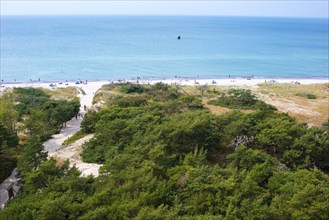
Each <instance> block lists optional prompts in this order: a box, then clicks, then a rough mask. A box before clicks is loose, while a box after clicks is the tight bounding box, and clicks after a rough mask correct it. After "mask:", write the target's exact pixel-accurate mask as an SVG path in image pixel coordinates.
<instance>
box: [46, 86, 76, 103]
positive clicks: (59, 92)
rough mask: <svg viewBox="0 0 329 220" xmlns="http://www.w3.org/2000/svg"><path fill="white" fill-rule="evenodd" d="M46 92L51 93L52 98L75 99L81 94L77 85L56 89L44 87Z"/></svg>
mask: <svg viewBox="0 0 329 220" xmlns="http://www.w3.org/2000/svg"><path fill="white" fill-rule="evenodd" d="M44 91H45V93H46V94H48V95H50V97H51V98H52V99H56V100H58V99H66V100H67V99H69V100H70V99H73V98H74V97H76V96H77V95H78V94H79V91H78V90H77V88H76V87H66V88H56V89H44Z"/></svg>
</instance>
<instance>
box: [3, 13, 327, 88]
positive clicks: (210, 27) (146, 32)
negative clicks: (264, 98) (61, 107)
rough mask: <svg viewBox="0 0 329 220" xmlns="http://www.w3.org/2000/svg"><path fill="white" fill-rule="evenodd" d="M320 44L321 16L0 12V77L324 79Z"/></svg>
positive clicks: (324, 58)
mask: <svg viewBox="0 0 329 220" xmlns="http://www.w3.org/2000/svg"><path fill="white" fill-rule="evenodd" d="M178 36H181V39H180V40H178V39H177V37H178ZM328 42H329V39H328V19H309V18H308V19H306V18H264V17H205V16H199V17H196V16H1V78H2V79H4V81H13V80H14V79H16V80H17V81H28V80H29V79H32V80H36V79H39V78H41V80H76V79H88V80H104V79H131V78H132V77H137V76H140V77H161V78H167V77H174V76H179V77H198V76H199V77H200V78H211V77H216V78H221V77H225V78H227V77H228V76H229V75H230V76H231V77H248V76H251V75H254V76H255V77H259V78H263V77H264V78H268V77H270V78H278V77H299V78H324V77H328V69H329V66H328V65H329V64H328V62H329V61H328V53H329V49H328V48H329V46H328Z"/></svg>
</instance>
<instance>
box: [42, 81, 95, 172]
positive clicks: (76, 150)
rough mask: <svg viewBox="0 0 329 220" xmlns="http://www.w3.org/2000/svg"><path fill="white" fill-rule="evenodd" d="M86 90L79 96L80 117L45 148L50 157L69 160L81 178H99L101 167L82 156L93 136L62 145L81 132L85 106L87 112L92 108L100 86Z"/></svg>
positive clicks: (85, 87) (69, 122) (67, 125)
mask: <svg viewBox="0 0 329 220" xmlns="http://www.w3.org/2000/svg"><path fill="white" fill-rule="evenodd" d="M81 89H83V90H84V92H85V94H79V97H80V103H81V107H80V115H82V116H80V117H77V118H76V117H73V118H72V119H71V120H70V121H68V122H67V123H66V127H64V128H63V129H62V130H61V132H60V133H59V134H56V135H53V136H52V138H51V139H50V140H48V141H46V142H45V143H44V144H43V146H44V148H45V151H47V152H48V156H49V157H54V158H55V159H56V160H58V161H65V160H69V162H70V166H76V167H77V168H78V170H80V171H81V176H88V175H93V176H95V177H97V176H98V175H99V172H98V170H99V168H100V167H101V165H99V164H94V163H84V162H83V161H82V158H81V156H80V153H81V152H82V150H83V148H82V145H83V143H85V142H86V141H88V140H89V139H91V138H92V137H93V135H87V136H86V137H84V138H81V139H79V140H77V141H76V142H74V143H73V144H70V145H62V144H63V142H64V141H65V140H66V139H67V138H69V137H71V136H72V135H73V134H75V133H76V132H77V131H79V130H80V125H81V122H82V120H83V116H84V115H85V113H86V111H85V110H84V106H86V107H87V110H88V109H90V108H92V99H93V96H94V94H95V93H96V91H97V90H98V89H99V87H98V86H84V87H81Z"/></svg>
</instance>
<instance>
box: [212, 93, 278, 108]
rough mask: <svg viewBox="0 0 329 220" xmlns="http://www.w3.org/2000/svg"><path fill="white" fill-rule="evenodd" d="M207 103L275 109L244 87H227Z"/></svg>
mask: <svg viewBox="0 0 329 220" xmlns="http://www.w3.org/2000/svg"><path fill="white" fill-rule="evenodd" d="M208 103H209V104H211V105H219V106H222V107H228V108H233V109H261V110H276V108H275V107H274V106H272V105H269V104H266V103H265V102H263V101H261V100H258V99H257V98H256V97H255V96H254V95H253V94H252V93H251V90H246V89H229V90H227V91H224V92H221V93H219V97H218V98H217V99H215V100H210V101H209V102H208Z"/></svg>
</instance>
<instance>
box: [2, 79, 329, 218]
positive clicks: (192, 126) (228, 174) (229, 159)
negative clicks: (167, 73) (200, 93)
mask: <svg viewBox="0 0 329 220" xmlns="http://www.w3.org/2000/svg"><path fill="white" fill-rule="evenodd" d="M123 86H127V85H123ZM119 87H120V86H119ZM134 99H136V100H143V101H137V102H131V101H132V100H134ZM106 101H107V105H108V107H107V108H104V109H102V110H100V111H98V112H95V111H93V112H90V113H88V114H87V115H86V117H85V120H84V122H83V124H82V130H83V132H84V133H94V134H95V136H94V138H93V139H91V140H90V141H89V142H88V143H86V144H85V146H84V147H85V150H84V152H83V154H82V156H83V158H84V160H85V161H88V162H97V163H103V164H104V165H103V167H102V168H101V173H102V175H101V176H99V177H97V178H92V177H79V172H78V171H77V169H76V168H71V169H69V168H68V164H67V163H64V164H62V165H56V161H54V160H48V161H45V162H43V163H41V164H40V165H39V167H38V169H37V170H32V171H31V172H27V174H26V175H25V178H24V180H25V183H24V186H23V190H22V193H21V195H20V196H19V197H18V198H16V199H15V200H12V201H11V202H10V203H9V204H8V206H7V207H6V208H5V209H4V211H2V212H0V218H4V219H6V218H10V219H88V220H89V219H133V218H134V219H329V212H328V210H329V203H328V201H329V181H328V177H327V176H326V175H325V173H324V172H322V171H326V172H327V171H328V170H329V138H328V131H326V130H324V129H320V128H308V127H307V126H306V125H305V124H297V123H296V122H295V121H294V120H293V119H292V118H290V117H289V116H288V115H286V114H280V113H278V112H274V111H272V110H257V111H254V112H252V113H250V114H245V113H241V112H240V111H232V112H229V113H227V114H223V115H220V116H215V115H213V114H211V113H210V112H209V111H208V110H207V109H204V108H203V107H202V104H201V99H200V97H197V96H190V95H187V94H184V93H182V92H180V90H179V88H173V87H169V86H166V85H163V84H158V85H155V86H150V87H148V88H145V89H143V91H142V92H140V91H139V90H138V91H136V93H134V92H126V93H124V94H123V95H120V96H115V97H112V98H110V99H109V100H106ZM131 103H132V104H131ZM31 148H33V147H32V146H31Z"/></svg>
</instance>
